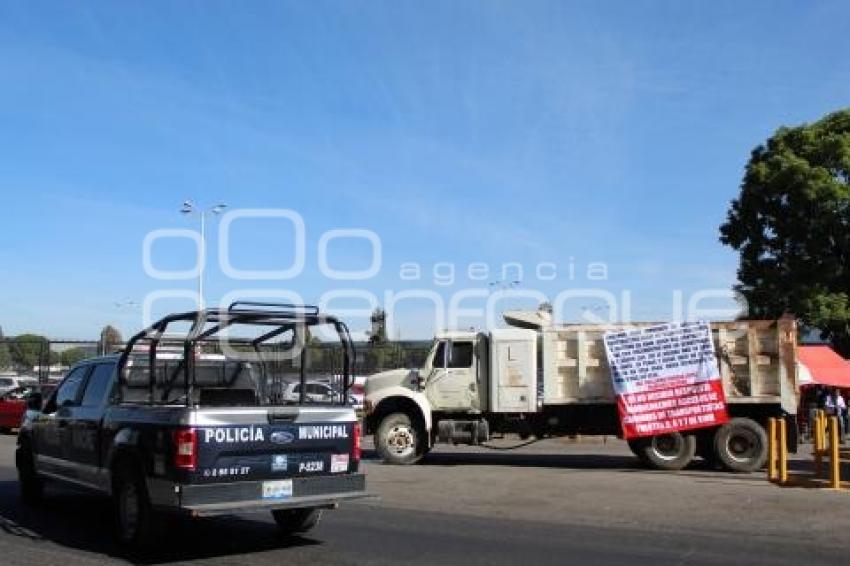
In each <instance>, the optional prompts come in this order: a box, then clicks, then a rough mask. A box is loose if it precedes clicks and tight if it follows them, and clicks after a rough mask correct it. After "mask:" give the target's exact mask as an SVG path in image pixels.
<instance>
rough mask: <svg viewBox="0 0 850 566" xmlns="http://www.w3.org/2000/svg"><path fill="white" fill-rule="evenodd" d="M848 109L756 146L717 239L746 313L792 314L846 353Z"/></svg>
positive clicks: (849, 330) (849, 332)
mask: <svg viewBox="0 0 850 566" xmlns="http://www.w3.org/2000/svg"><path fill="white" fill-rule="evenodd" d="M849 223H850V109H848V110H843V111H840V112H836V113H834V114H830V115H828V116H826V117H824V118H823V119H821V120H819V121H817V122H815V123H813V124H804V125H802V126H799V127H795V128H780V129H779V130H777V131H776V133H775V134H774V135H773V136H772V137H771V138H770V139H769V140H767V142H766V144H764V145H761V146H759V147H757V148H756V149H755V150H753V152H752V155H751V157H750V161H749V163H748V164H747V167H746V171H745V174H744V179H743V182H742V184H741V194H740V196H739V197H738V198H737V199H735V200H734V201H732V204H731V207H730V209H729V211H728V217H727V220H726V222H725V223H724V224H723V225H722V226H721V227H720V234H721V236H720V240H721V242H723V243H724V244H727V245H729V246H731V247H732V248H734V249H735V250H737V251H739V252H740V264H739V268H738V281H739V283H738V284H737V285H736V289H737V290H738V291H739V292H740V293H741V294H743V296H744V297H745V298H746V300H747V303H748V306H749V315H750V316H751V317H771V318H772V317H777V316H781V315H782V314H784V313H792V314H794V315H795V316H797V317H798V318H799V319H800V320H801V321H802V322H803V323H804V324H806V325H809V326H812V327H815V328H818V329H820V330H821V332H822V333H823V336H824V338H828V339H830V340H831V341H832V343H833V344H834V345H835V347H836V348H837V349H838V350H839V351H840V352H842V353H843V354H844V355H850V263H848V260H850V230H848V228H850V226H848V224H849Z"/></svg>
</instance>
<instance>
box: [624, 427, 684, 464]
mask: <svg viewBox="0 0 850 566" xmlns="http://www.w3.org/2000/svg"><path fill="white" fill-rule="evenodd" d="M696 447H697V442H696V437H694V435H692V434H682V433H679V432H671V433H670V434H660V435H658V436H652V437H648V438H639V439H636V440H630V441H629V448H631V450H632V452H634V453H635V454H636V455H637V457H638V458H639V459H640V461H641V462H643V463H644V464H646V465H647V466H649V467H651V468H655V469H657V470H681V469H682V468H684V467H685V466H687V465H688V464H689V463H690V462H691V460H693V459H694V455H695V454H696Z"/></svg>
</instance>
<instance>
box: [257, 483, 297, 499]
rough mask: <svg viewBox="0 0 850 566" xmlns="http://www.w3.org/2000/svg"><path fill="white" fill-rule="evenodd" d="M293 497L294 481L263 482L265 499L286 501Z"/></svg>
mask: <svg viewBox="0 0 850 566" xmlns="http://www.w3.org/2000/svg"><path fill="white" fill-rule="evenodd" d="M287 497H292V480H275V481H264V482H263V499H284V498H287Z"/></svg>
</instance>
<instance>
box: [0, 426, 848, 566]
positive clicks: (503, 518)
mask: <svg viewBox="0 0 850 566" xmlns="http://www.w3.org/2000/svg"><path fill="white" fill-rule="evenodd" d="M13 450H14V438H13V437H11V436H5V437H0V564H4V565H19V564H20V565H22V564H27V565H31V564H38V565H50V564H62V566H70V565H75V564H111V563H115V562H122V561H126V558H125V557H124V555H123V553H122V551H121V549H120V548H118V547H116V546H115V545H114V544H113V543H112V541H111V539H110V536H109V532H110V530H109V529H110V519H109V505H108V502H106V501H104V500H102V499H98V498H92V497H90V496H88V495H85V494H82V493H78V492H74V491H71V490H66V489H55V488H54V489H51V490H49V491H48V494H47V499H46V501H45V503H44V505H43V506H41V507H39V508H35V509H33V508H27V507H25V506H23V505H22V504H21V502H20V500H19V498H18V494H17V482H16V480H15V472H14V467H13ZM365 466H366V469H367V473H368V474H369V482H370V489H371V490H372V491H373V492H375V493H376V494H377V495H378V496H379V497H378V498H376V499H374V500H368V501H363V502H359V503H350V504H348V505H345V506H344V507H342V508H341V509H339V510H337V511H333V512H330V513H328V514H326V516H325V519H324V520H323V521H322V523H321V524H320V525H319V526H318V527H317V528H316V529H315V530H314V531H312V532H311V533H310V534H309V536H305V537H297V538H290V539H284V538H280V537H279V536H278V535H277V532H276V530H275V527H274V524H273V523H272V522H271V520H270V518H269V517H266V516H265V515H257V516H254V515H248V516H240V517H233V518H226V519H214V520H204V521H193V522H179V521H178V522H172V523H169V524H168V525H167V526H166V527H167V528H166V529H165V532H164V534H163V537H162V540H161V544H160V548H159V549H158V550H156V551H155V552H154V553H153V554H151V555H150V556H146V557H144V558H142V559H139V558H135V559H134V561H135V562H141V563H148V564H165V563H172V562H202V563H205V564H237V563H238V564H240V565H245V564H249V563H250V564H281V563H286V564H404V563H406V564H464V565H469V564H535V565H537V564H580V563H581V564H585V563H590V564H593V565H594V566H600V565H606V564H626V563H628V564H631V565H642V564H653V565H655V564H736V563H741V564H770V565H773V566H775V565H777V564H795V565H799V564H819V563H823V564H831V565H832V566H834V565H836V564H843V563H847V560H848V558H847V557H848V556H850V542H847V541H848V540H850V538H848V536H847V530H848V529H850V493H835V492H828V491H823V490H812V489H782V488H777V487H775V486H772V485H770V484H768V483H767V482H765V481H764V479H763V476H762V475H751V476H731V475H728V474H723V473H719V472H714V471H711V470H707V469H702V468H700V467H699V466H696V467H694V468H692V469H689V470H686V471H684V472H680V473H676V474H669V473H660V472H651V471H647V470H643V469H641V468H639V467H638V466H637V464H636V463H635V461H634V459H633V458H632V457H631V456H630V455H629V454H628V452H627V450H626V449H625V448H624V446H623V445H622V444H621V443H619V442H612V443H608V444H601V443H592V444H567V443H563V442H559V441H547V442H543V443H540V444H538V445H535V446H532V447H528V448H524V449H522V450H521V451H513V452H486V451H483V450H480V449H476V450H473V449H470V448H468V447H465V448H449V449H443V450H440V451H437V452H435V453H432V455H431V456H430V457H429V459H428V462H427V463H426V464H424V465H420V466H415V467H410V468H398V467H392V466H384V465H381V464H378V463H376V462H367V463H366V465H365Z"/></svg>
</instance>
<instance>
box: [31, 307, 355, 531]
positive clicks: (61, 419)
mask: <svg viewBox="0 0 850 566" xmlns="http://www.w3.org/2000/svg"><path fill="white" fill-rule="evenodd" d="M176 326H177V327H181V328H182V331H181V332H180V334H173V333H171V332H170V331H172V330H173V329H174V327H176ZM322 332H324V335H326V336H330V338H331V339H332V341H333V348H330V349H329V348H323V354H325V356H324V357H326V358H328V360H330V362H329V364H330V365H331V366H333V367H331V368H330V369H329V378H328V379H329V380H332V381H333V384H334V387H335V389H334V390H335V391H338V393H339V395H338V396H332V398H331V399H328V400H327V402H325V403H320V402H316V401H315V400H310V399H308V398H306V397H305V396H304V395H302V396H301V397H300V398H299V399H296V400H292V399H291V398H288V397H287V398H284V395H283V394H284V389H285V387H286V385H287V384H289V383H291V381H292V379H293V374H295V375H300V379H301V382H302V387H301V391H304V390H305V388H304V387H303V383H304V379H305V367H306V366H308V365H310V353H309V351H308V350H309V347H308V344H312V343H314V340H315V339H316V338H319V339H321V336H320V335H321V333H322ZM337 344H338V347H337ZM326 345H327V344H326ZM328 351H330V352H334V353H335V355H329V354H328ZM352 358H353V348H352V344H351V337H350V335H349V332H348V329H347V328H346V326H345V324H344V323H342V322H341V321H339V320H337V319H336V318H334V317H331V316H327V315H324V314H320V313H319V310H318V309H317V308H315V307H310V306H294V305H279V304H269V303H256V302H244V301H243V302H237V303H234V304H232V305H231V306H230V307H229V308H227V309H206V310H201V311H193V312H187V313H181V314H174V315H170V316H167V317H165V318H163V319H162V320H159V321H158V322H156V323H155V324H153V325H152V326H151V327H149V328H147V329H146V330H144V331H142V332H140V333H138V334H137V335H135V336H133V337H132V338H131V339H130V340H129V342H128V343H127V345H126V347H125V348H124V350H123V351H122V352H121V353H120V354H116V355H111V356H105V357H100V358H94V359H90V360H85V361H83V362H81V363H79V364H77V365H76V366H74V367H72V368H71V370H70V371H69V372H68V374H67V375H66V376H65V378H64V380H63V381H62V383H61V384H60V385H59V387H58V388H57V389H56V390H55V391H54V392H53V394H52V395H51V396H50V397H49V398H48V399H46V400H44V402H42V400H40V399H38V398H37V397H35V398H33V399H31V400H30V406H29V410H28V411H27V414H26V416H25V418H24V422H23V425H22V427H21V432H20V435H19V437H18V446H17V452H16V465H17V468H18V474H19V479H20V489H21V493H22V498H23V499H24V500H25V501H26V502H29V503H36V502H38V501H39V500H40V499H41V497H42V493H43V486H44V483H45V482H52V481H57V482H61V483H66V484H72V485H75V486H78V487H83V488H87V489H90V490H92V491H96V492H101V493H104V494H107V495H109V496H110V497H111V499H112V501H113V507H114V512H115V525H116V532H117V536H118V538H119V540H120V541H121V542H122V543H124V544H127V545H132V546H136V547H139V546H146V545H147V543H149V542H150V540H151V537H152V535H153V533H155V531H156V528H157V526H158V525H159V524H160V522H159V521H157V518H158V517H159V516H160V515H162V514H165V513H177V514H182V515H187V516H190V517H198V516H208V515H222V514H231V513H237V512H239V513H241V512H246V511H267V512H268V511H270V512H271V514H272V515H273V517H274V519H275V521H276V522H277V524H278V525H279V526H280V529H281V530H282V531H283V532H284V533H286V534H292V533H298V532H304V531H306V530H308V529H310V528H311V527H313V526H314V525H315V524H316V523H317V522H318V520H319V518H320V517H321V513H322V510H323V509H329V508H333V507H335V506H336V505H337V504H338V503H339V502H340V501H343V500H347V499H352V498H357V497H362V496H364V495H365V478H364V475H363V474H361V473H359V472H358V466H359V461H360V426H359V424H358V423H357V420H356V417H355V412H354V409H353V408H352V407H351V406H350V404H349V403H348V399H349V395H348V388H349V386H350V373H351V372H350V368H351V363H352ZM311 372H313V373H315V371H314V370H313V369H311Z"/></svg>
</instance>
